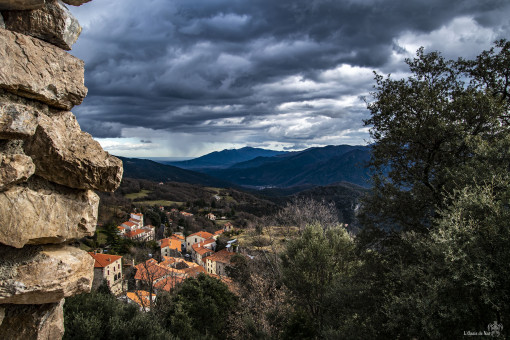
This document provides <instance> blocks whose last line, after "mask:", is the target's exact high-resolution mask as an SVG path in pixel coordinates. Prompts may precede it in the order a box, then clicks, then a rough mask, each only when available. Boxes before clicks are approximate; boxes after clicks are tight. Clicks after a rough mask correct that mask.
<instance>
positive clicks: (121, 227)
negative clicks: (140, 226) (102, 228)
mask: <svg viewBox="0 0 510 340" xmlns="http://www.w3.org/2000/svg"><path fill="white" fill-rule="evenodd" d="M117 229H119V230H120V231H122V230H125V229H126V227H123V226H118V227H117Z"/></svg>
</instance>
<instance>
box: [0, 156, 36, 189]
mask: <svg viewBox="0 0 510 340" xmlns="http://www.w3.org/2000/svg"><path fill="white" fill-rule="evenodd" d="M34 172H35V165H34V163H33V162H32V159H31V158H30V157H28V156H26V155H21V154H15V155H3V154H0V191H2V190H5V189H7V188H8V187H10V186H12V185H14V184H17V183H20V182H24V181H26V180H27V179H28V178H30V176H32V175H33V174H34Z"/></svg>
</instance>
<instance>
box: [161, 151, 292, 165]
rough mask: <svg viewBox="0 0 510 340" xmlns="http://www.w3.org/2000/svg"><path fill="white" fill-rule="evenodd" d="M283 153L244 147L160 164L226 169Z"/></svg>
mask: <svg viewBox="0 0 510 340" xmlns="http://www.w3.org/2000/svg"><path fill="white" fill-rule="evenodd" d="M284 153H285V152H284V151H274V150H266V149H259V148H252V147H244V148H241V149H230V150H222V151H214V152H211V153H209V154H207V155H204V156H201V157H198V158H194V159H190V160H186V161H179V162H169V161H163V162H161V163H163V164H167V165H173V166H177V167H179V168H182V169H189V170H196V169H203V168H220V169H224V168H228V167H229V166H231V165H234V164H237V163H240V162H244V161H249V160H251V159H254V158H257V157H272V156H276V155H280V154H284Z"/></svg>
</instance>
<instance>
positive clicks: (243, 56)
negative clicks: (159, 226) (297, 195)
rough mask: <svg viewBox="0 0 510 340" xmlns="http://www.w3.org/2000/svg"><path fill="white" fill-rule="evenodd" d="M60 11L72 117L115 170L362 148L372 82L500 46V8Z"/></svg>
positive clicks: (236, 1) (301, 2)
mask: <svg viewBox="0 0 510 340" xmlns="http://www.w3.org/2000/svg"><path fill="white" fill-rule="evenodd" d="M70 7H72V6H70ZM71 11H72V12H73V14H74V15H75V16H76V17H77V18H78V19H79V21H80V23H81V25H82V27H83V32H82V34H81V37H80V39H79V40H78V42H77V43H76V44H75V45H74V48H73V51H72V53H73V54H74V55H75V56H77V57H79V58H81V59H83V60H84V61H85V79H86V80H85V83H86V85H87V87H88V89H89V94H88V96H87V98H86V99H85V101H84V103H83V104H82V105H80V106H79V107H76V108H75V109H74V110H73V112H74V113H75V114H76V116H77V117H78V121H79V122H80V124H81V126H82V129H83V130H85V131H87V132H89V133H91V134H92V135H93V136H94V138H96V139H97V140H98V141H99V142H100V143H101V144H102V145H103V147H104V148H105V149H107V150H108V151H110V152H111V153H113V154H116V155H121V156H128V157H195V156H200V155H203V154H205V153H208V152H211V151H215V150H221V149H225V148H239V147H243V146H253V147H263V148H271V149H278V150H299V149H303V148H306V147H310V146H323V145H331V144H334V145H337V144H366V143H367V142H368V141H369V136H368V129H367V128H366V127H364V126H363V119H365V118H367V115H368V112H367V110H366V107H365V104H364V103H363V101H362V100H361V99H360V96H363V95H367V94H368V93H369V91H371V89H372V86H373V84H374V81H373V71H374V70H375V71H377V72H380V73H384V74H388V73H391V74H392V77H398V78H401V77H403V76H405V75H406V71H407V69H406V65H405V63H404V62H403V61H404V59H405V58H408V57H413V56H414V55H415V52H416V50H417V48H418V47H420V46H424V47H425V48H426V50H427V51H432V50H439V51H442V53H443V55H445V56H446V57H449V58H457V57H459V56H463V57H467V58H469V57H474V56H476V55H477V54H478V53H479V52H480V51H482V50H484V49H487V48H489V47H490V45H491V42H492V41H494V40H496V39H498V38H503V37H506V38H508V37H510V1H508V0H143V1H140V0H93V1H92V2H90V3H87V4H84V5H82V6H80V7H72V8H71Z"/></svg>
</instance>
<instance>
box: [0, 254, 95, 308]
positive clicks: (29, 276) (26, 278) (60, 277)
mask: <svg viewBox="0 0 510 340" xmlns="http://www.w3.org/2000/svg"><path fill="white" fill-rule="evenodd" d="M0 264H1V266H2V267H3V269H2V270H1V271H0V303H14V304H44V303H52V302H58V301H60V300H61V299H63V298H65V297H68V296H71V295H75V294H80V293H84V292H88V291H90V288H91V286H92V280H93V278H94V259H93V258H92V257H91V256H90V255H89V254H87V252H85V251H83V250H80V249H78V248H75V247H71V246H66V245H45V246H31V247H27V248H24V249H15V248H11V247H6V246H0Z"/></svg>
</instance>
